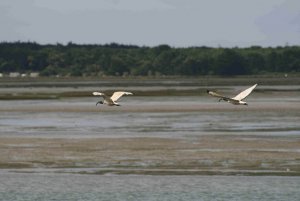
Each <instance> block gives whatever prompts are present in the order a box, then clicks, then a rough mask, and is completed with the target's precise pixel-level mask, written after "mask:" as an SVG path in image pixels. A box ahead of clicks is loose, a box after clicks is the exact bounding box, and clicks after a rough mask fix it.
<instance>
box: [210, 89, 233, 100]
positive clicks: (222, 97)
mask: <svg viewBox="0 0 300 201" xmlns="http://www.w3.org/2000/svg"><path fill="white" fill-rule="evenodd" d="M206 92H207V93H208V94H209V95H211V96H214V97H217V98H221V99H224V100H227V99H229V98H228V97H225V96H222V95H220V94H218V93H216V92H214V91H209V90H207V91H206Z"/></svg>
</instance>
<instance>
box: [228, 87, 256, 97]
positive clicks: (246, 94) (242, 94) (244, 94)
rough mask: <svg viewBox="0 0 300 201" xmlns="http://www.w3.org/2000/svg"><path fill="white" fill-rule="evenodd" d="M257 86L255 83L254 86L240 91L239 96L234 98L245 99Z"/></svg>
mask: <svg viewBox="0 0 300 201" xmlns="http://www.w3.org/2000/svg"><path fill="white" fill-rule="evenodd" d="M256 86H257V84H255V85H253V86H252V87H250V88H248V89H246V90H244V91H242V92H241V93H239V94H238V95H237V96H235V97H233V98H232V99H234V100H243V99H245V98H246V97H247V96H248V95H249V94H250V93H251V92H252V91H253V89H254V88H255V87H256Z"/></svg>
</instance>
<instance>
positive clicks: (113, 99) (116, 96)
mask: <svg viewBox="0 0 300 201" xmlns="http://www.w3.org/2000/svg"><path fill="white" fill-rule="evenodd" d="M93 95H94V96H102V97H103V99H104V100H103V101H98V102H97V103H96V106H97V105H98V104H107V105H109V106H120V104H119V103H117V102H116V101H117V100H118V99H119V98H121V96H123V95H132V93H131V92H126V91H116V92H114V93H113V95H112V96H111V97H109V96H107V95H105V94H104V93H101V92H93Z"/></svg>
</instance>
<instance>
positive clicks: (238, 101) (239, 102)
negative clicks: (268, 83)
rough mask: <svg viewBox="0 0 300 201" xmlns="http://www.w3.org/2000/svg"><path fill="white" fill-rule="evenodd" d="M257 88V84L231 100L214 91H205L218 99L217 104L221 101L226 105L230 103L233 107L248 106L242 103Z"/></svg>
mask: <svg viewBox="0 0 300 201" xmlns="http://www.w3.org/2000/svg"><path fill="white" fill-rule="evenodd" d="M256 86H257V84H255V85H253V86H252V87H250V88H248V89H246V90H244V91H242V92H241V93H239V94H238V95H236V96H235V97H233V98H229V97H226V96H222V95H220V94H218V93H216V92H214V91H209V90H207V91H206V92H207V93H208V94H209V95H211V96H214V97H217V98H220V99H219V102H220V101H221V100H223V101H226V102H228V103H231V104H233V105H248V104H247V102H245V101H243V100H244V99H245V98H246V97H247V96H248V95H249V94H250V93H251V92H252V91H253V89H254V88H255V87H256Z"/></svg>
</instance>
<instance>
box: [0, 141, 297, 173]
mask: <svg viewBox="0 0 300 201" xmlns="http://www.w3.org/2000/svg"><path fill="white" fill-rule="evenodd" d="M299 147H300V139H299V138H296V139H288V138H281V137H278V138H273V139H272V138H258V137H257V136H256V137H253V136H250V135H249V136H247V135H244V136H228V135H219V136H202V137H199V138H195V139H170V138H151V137H149V138H116V139H113V138H92V139H87V138H86V139H85V138H79V139H65V138H57V139H49V138H34V137H1V138H0V150H1V155H0V168H4V169H6V168H9V169H19V171H20V168H21V170H22V171H33V172H34V171H35V169H38V170H39V169H40V168H42V169H44V168H46V169H47V168H51V169H53V168H60V169H59V171H69V170H68V169H65V168H75V171H74V170H73V171H74V172H76V169H78V170H77V172H78V173H86V174H107V173H113V174H152V175H158V174H163V175H173V174H174V175H180V174H182V175H189V174H195V175H219V174H222V175H286V176H291V175H298V176H300V149H299ZM82 168H83V169H82Z"/></svg>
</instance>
